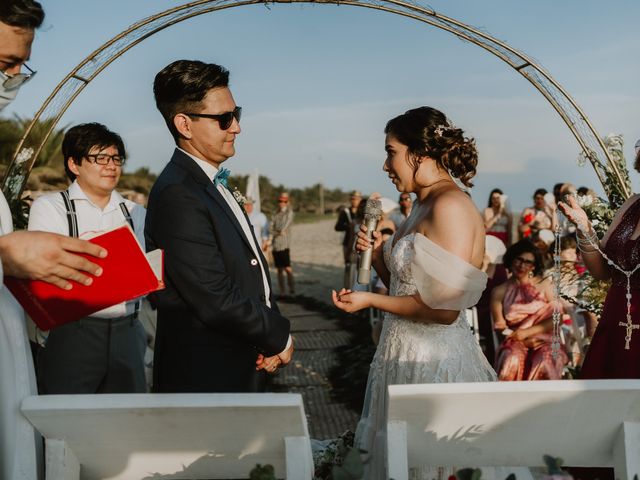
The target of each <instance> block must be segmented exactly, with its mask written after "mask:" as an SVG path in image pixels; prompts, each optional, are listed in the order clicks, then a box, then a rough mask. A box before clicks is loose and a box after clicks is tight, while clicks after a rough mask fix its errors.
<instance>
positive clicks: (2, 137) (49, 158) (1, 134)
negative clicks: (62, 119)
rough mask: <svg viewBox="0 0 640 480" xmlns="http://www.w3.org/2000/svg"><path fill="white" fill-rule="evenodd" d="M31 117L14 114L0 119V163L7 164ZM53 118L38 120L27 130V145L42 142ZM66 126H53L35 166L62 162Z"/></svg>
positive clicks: (36, 144) (33, 145)
mask: <svg viewBox="0 0 640 480" xmlns="http://www.w3.org/2000/svg"><path fill="white" fill-rule="evenodd" d="M31 120H32V119H31V118H23V117H20V116H18V115H15V116H14V117H13V118H10V119H0V163H2V164H3V165H8V164H9V163H10V162H11V159H12V158H13V154H14V153H15V151H16V148H17V146H18V143H19V142H20V139H21V138H22V136H23V135H24V133H25V132H26V131H27V128H28V127H29V125H30V124H31ZM53 122H54V119H48V120H39V121H38V122H36V124H35V125H34V126H33V128H32V129H31V132H29V141H28V145H25V146H31V147H34V148H36V147H37V146H38V145H40V144H41V143H42V140H43V139H44V137H45V135H46V134H47V132H48V131H49V129H50V128H51V125H52V124H53ZM65 129H66V126H63V127H61V128H54V129H53V131H52V132H51V135H50V136H49V138H48V139H47V141H46V142H45V143H44V145H43V147H42V150H41V151H40V154H39V155H38V159H37V160H36V163H35V166H44V165H52V164H54V163H55V162H60V163H62V152H61V146H62V139H63V138H64V131H65Z"/></svg>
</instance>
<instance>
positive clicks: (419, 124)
mask: <svg viewBox="0 0 640 480" xmlns="http://www.w3.org/2000/svg"><path fill="white" fill-rule="evenodd" d="M384 133H386V134H389V135H391V136H392V137H394V138H395V139H396V140H398V141H399V142H400V143H402V144H403V145H406V146H407V149H408V150H407V151H408V154H409V158H408V159H407V160H408V161H409V163H410V165H412V167H413V168H414V171H417V169H418V166H419V164H420V162H419V160H418V159H419V158H421V157H430V158H432V159H434V160H435V162H436V164H437V165H438V166H439V167H440V168H444V169H446V170H448V171H449V173H451V175H452V176H453V177H456V178H458V179H459V180H460V181H461V182H462V183H463V184H464V185H466V186H467V187H472V186H473V183H471V179H472V178H473V176H474V175H475V174H476V166H477V165H478V151H477V150H476V144H475V140H474V139H473V138H467V137H465V136H464V132H463V131H462V129H460V128H458V127H455V126H453V125H452V124H450V123H449V121H448V120H447V117H446V116H445V114H444V113H442V112H441V111H439V110H436V109H435V108H431V107H418V108H413V109H411V110H407V111H406V112H405V113H403V114H402V115H399V116H397V117H395V118H392V119H391V120H389V121H388V122H387V126H386V127H385V129H384Z"/></svg>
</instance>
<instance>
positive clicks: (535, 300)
mask: <svg viewBox="0 0 640 480" xmlns="http://www.w3.org/2000/svg"><path fill="white" fill-rule="evenodd" d="M503 260H504V264H505V266H506V267H507V269H508V270H510V271H511V277H510V278H509V280H507V281H506V282H504V283H503V284H502V285H499V286H498V287H496V288H495V289H494V290H493V292H492V293H491V315H492V318H493V323H494V327H495V329H496V330H498V331H501V332H502V333H503V334H505V335H507V338H506V339H505V341H504V342H503V343H502V345H501V346H500V348H499V350H498V353H497V360H496V370H497V372H498V377H499V379H500V380H508V381H512V380H558V379H560V378H561V377H562V370H563V368H564V365H565V364H566V363H567V355H566V354H565V352H564V351H563V350H562V349H561V351H560V354H559V355H558V357H557V358H556V359H555V360H554V358H553V356H552V354H551V340H552V338H551V332H552V331H553V319H552V314H553V298H554V294H553V285H552V283H551V279H550V278H545V279H543V278H541V276H540V275H541V273H542V270H543V266H542V260H541V258H540V253H539V252H538V250H537V249H536V248H535V247H534V246H533V245H532V244H531V243H530V242H529V241H528V240H522V241H520V242H518V243H516V244H514V245H512V246H511V247H509V248H508V249H507V251H506V253H505V254H504V258H503Z"/></svg>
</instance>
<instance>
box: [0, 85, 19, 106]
mask: <svg viewBox="0 0 640 480" xmlns="http://www.w3.org/2000/svg"><path fill="white" fill-rule="evenodd" d="M18 90H20V89H19V88H12V89H11V90H7V89H6V88H4V87H3V86H0V112H1V111H2V110H3V109H4V107H6V106H7V105H9V104H10V103H11V102H12V101H13V99H14V98H16V95H18Z"/></svg>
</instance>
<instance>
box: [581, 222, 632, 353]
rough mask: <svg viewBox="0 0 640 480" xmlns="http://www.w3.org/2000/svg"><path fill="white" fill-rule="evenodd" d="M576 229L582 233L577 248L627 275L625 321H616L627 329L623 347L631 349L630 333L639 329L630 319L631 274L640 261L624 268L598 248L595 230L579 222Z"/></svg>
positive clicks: (598, 242) (598, 243)
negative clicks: (628, 267) (631, 267)
mask: <svg viewBox="0 0 640 480" xmlns="http://www.w3.org/2000/svg"><path fill="white" fill-rule="evenodd" d="M578 230H579V231H580V232H582V235H576V237H577V240H578V248H579V249H580V251H581V252H583V253H593V252H596V251H597V252H598V253H600V255H602V258H604V259H605V260H606V261H607V264H608V265H609V266H611V267H613V268H615V269H616V270H618V271H619V272H620V273H622V274H623V275H624V276H625V277H627V293H626V299H627V321H626V322H618V326H619V327H625V328H626V329H627V332H626V335H625V337H624V349H625V350H630V349H631V335H632V334H633V331H634V330H638V329H640V325H638V324H636V323H633V322H632V320H631V276H632V275H633V274H634V273H636V272H637V271H638V269H640V263H639V264H638V265H636V266H635V267H634V268H633V269H632V270H625V269H623V268H622V267H620V266H619V265H618V264H616V263H615V262H614V261H613V260H611V259H610V258H609V257H608V256H607V254H606V253H604V252H603V251H602V249H601V248H600V241H599V239H598V234H597V233H596V232H592V233H589V229H588V228H587V226H586V225H582V224H579V225H578Z"/></svg>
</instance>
